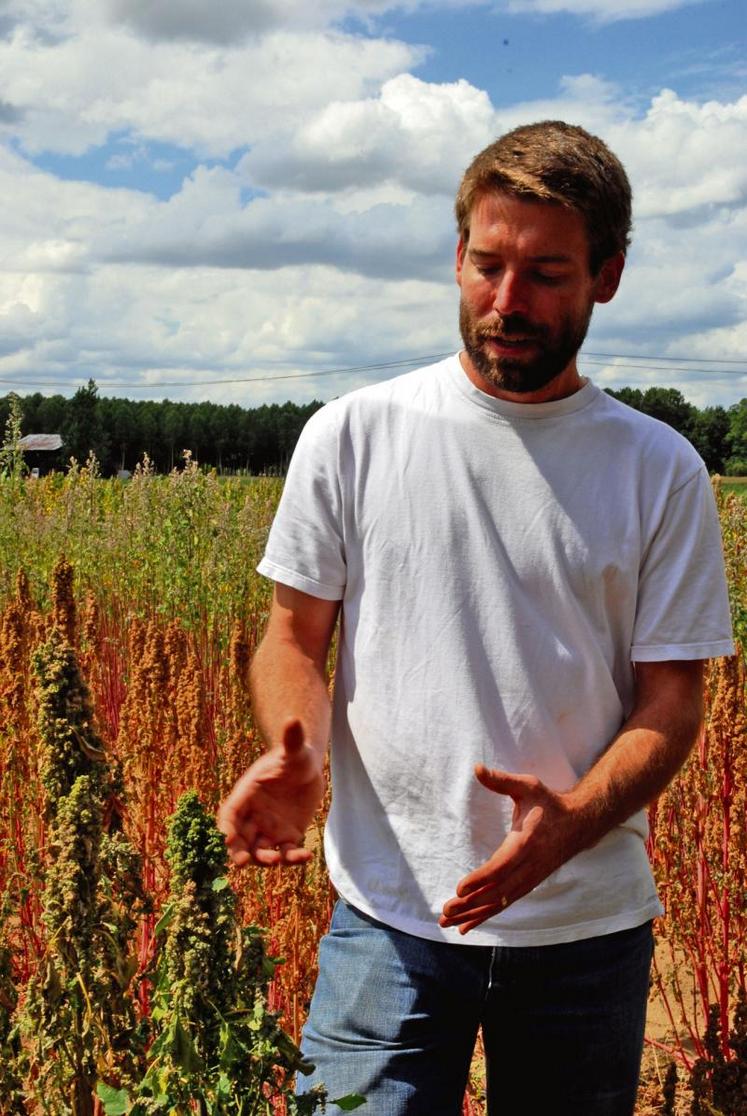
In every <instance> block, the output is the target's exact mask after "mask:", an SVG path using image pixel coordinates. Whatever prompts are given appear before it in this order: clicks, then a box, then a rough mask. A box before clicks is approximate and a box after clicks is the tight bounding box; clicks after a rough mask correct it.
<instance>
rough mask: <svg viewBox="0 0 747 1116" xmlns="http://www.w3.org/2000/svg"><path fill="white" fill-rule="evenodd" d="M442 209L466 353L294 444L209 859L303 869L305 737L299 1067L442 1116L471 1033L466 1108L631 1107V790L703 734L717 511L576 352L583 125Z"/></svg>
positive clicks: (586, 245)
mask: <svg viewBox="0 0 747 1116" xmlns="http://www.w3.org/2000/svg"><path fill="white" fill-rule="evenodd" d="M456 215H457V225H458V232H459V240H458V245H457V254H456V279H457V283H458V284H459V287H460V288H461V309H460V324H461V332H462V337H463V341H464V349H463V350H462V351H461V352H460V353H459V354H457V355H455V356H453V357H451V358H449V359H447V360H445V361H442V362H441V363H439V364H436V365H433V366H431V367H428V368H424V369H420V370H419V371H416V372H413V373H409V374H407V375H404V376H400V377H398V378H397V379H394V380H391V381H389V382H388V383H382V384H377V385H374V386H372V387H367V388H364V389H362V390H360V391H355V392H351V393H350V394H349V395H347V396H345V397H343V398H341V399H338V400H336V401H334V402H333V403H330V404H328V405H327V406H326V407H324V408H323V409H322V410H321V411H319V412H318V413H317V414H316V415H314V417H313V418H312V419H311V421H310V422H309V423H308V425H307V426H306V428H305V430H304V432H303V434H302V437H301V439H300V441H299V444H298V447H297V450H296V453H295V455H294V458H293V461H292V464H291V467H290V470H289V473H288V478H287V482H286V486H285V490H284V493H283V497H282V500H281V504H280V507H279V510H278V514H277V517H276V519H275V522H274V525H273V528H272V531H271V533H270V537H269V541H268V544H267V550H266V554H265V557H264V558H263V560H262V562H261V563H260V566H259V569H260V571H261V572H262V573H263V574H266V575H267V576H268V577H270V578H272V579H274V581H275V583H276V587H275V596H274V603H273V607H272V612H271V616H270V619H269V623H268V627H267V633H266V635H265V638H264V641H263V643H262V645H261V647H260V649H259V651H258V652H257V656H256V659H255V661H254V664H253V670H252V687H253V695H254V705H255V712H256V717H257V720H258V723H259V725H260V728H261V730H262V732H263V734H264V736H265V738H266V740H267V742H268V745H269V750H268V752H267V753H266V754H265V755H264V756H263V757H261V758H260V759H259V760H258V761H257V762H256V763H254V764H253V766H252V767H250V769H249V770H248V771H247V773H246V774H245V775H244V776H243V777H242V778H241V779H240V781H239V782H238V783H237V785H236V787H235V788H234V790H233V791H232V793H231V795H230V796H229V797H228V799H227V800H226V802H225V803H224V804H223V807H222V809H221V813H220V824H221V826H222V827H223V829H224V831H225V833H226V837H227V841H228V846H229V850H230V853H231V856H232V857H233V859H234V861H235V862H236V863H237V864H243V863H247V862H248V861H250V860H251V861H253V862H255V863H257V864H267V865H272V864H297V863H302V862H303V861H305V860H307V859H308V857H309V856H310V853H309V852H308V851H307V850H306V849H304V848H303V836H304V832H305V830H306V828H307V826H308V825H309V823H310V821H311V819H312V817H313V815H314V813H315V811H316V810H317V809H318V806H319V803H320V799H321V795H322V787H323V775H322V773H323V766H324V758H325V754H326V750H327V746H328V741H329V739H330V736H331V740H332V753H331V756H332V759H331V762H332V787H333V791H332V806H331V810H330V814H329V818H328V822H327V827H326V834H325V853H326V858H327V864H328V866H329V872H330V876H331V879H332V882H333V884H334V886H335V888H336V890H337V892H338V894H339V901H338V903H337V906H336V908H335V913H334V916H333V920H332V925H331V928H330V931H329V934H328V935H326V936H325V938H324V939H323V940H322V943H321V948H320V957H319V963H320V972H319V981H318V984H317V988H316V992H315V994H314V998H313V1001H312V1004H311V1009H310V1014H309V1019H308V1022H307V1025H306V1028H305V1031H304V1038H303V1049H304V1051H305V1053H306V1054H307V1055H308V1057H309V1058H310V1060H311V1061H312V1062H314V1063H315V1065H316V1070H315V1073H314V1075H313V1076H312V1078H311V1079H310V1083H312V1082H316V1081H323V1082H324V1083H325V1085H326V1086H327V1087H328V1089H329V1092H330V1095H331V1096H339V1095H342V1094H345V1093H349V1092H356V1093H360V1094H362V1095H363V1096H364V1097H365V1098H366V1100H367V1109H366V1110H367V1111H369V1112H371V1113H373V1114H375V1116H404V1114H407V1116H458V1114H459V1113H460V1112H461V1104H462V1097H463V1094H464V1088H465V1083H466V1080H467V1074H468V1069H469V1064H470V1058H471V1055H472V1051H473V1048H474V1044H475V1039H476V1035H477V1033H478V1030H479V1029H482V1034H483V1039H484V1045H485V1054H486V1063H487V1092H488V1109H489V1112H490V1113H491V1114H498V1113H507V1114H510V1116H515V1114H517V1113H522V1114H524V1116H562V1114H566V1113H567V1114H568V1116H571V1114H572V1116H630V1114H631V1113H632V1112H633V1111H634V1104H635V1096H636V1088H637V1080H638V1073H639V1065H640V1058H641V1050H642V1043H643V1031H644V1020H645V1011H646V999H647V990H648V983H649V966H650V960H651V952H652V930H651V923H652V919H653V918H655V917H656V916H657V915H658V914H660V913H661V906H660V904H659V900H658V898H657V895H656V891H655V887H654V882H653V878H652V875H651V870H650V867H649V864H648V860H647V856H646V849H645V841H646V836H647V827H646V815H645V808H646V805H647V804H648V803H649V802H650V801H651V800H652V799H654V798H655V797H656V796H657V795H658V794H660V793H661V791H662V790H663V789H664V788H665V787H666V785H667V784H668V782H669V781H670V780H671V779H672V778H673V776H674V775H675V774H676V772H677V771H678V769H679V768H680V766H681V765H682V763H683V762H684V760H685V758H686V757H687V755H688V753H689V751H690V749H691V747H692V744H693V742H694V740H695V738H696V736H697V734H698V731H699V728H700V724H701V716H702V670H703V660H704V659H707V658H709V657H712V656H716V655H723V654H730V653H732V651H733V647H732V643H731V638H730V624H729V610H728V603H727V595H726V589H725V581H724V573H723V560H722V556H721V545H720V536H719V529H718V522H717V517H716V511H715V506H714V501H713V497H712V493H711V488H710V484H709V480H708V476H707V474H706V471H705V468H704V466H703V463H702V461H701V460H700V458H699V457H698V456H697V455H696V454H695V452H694V451H693V449H692V448H691V447H690V446H689V444H688V443H687V442H686V441H685V440H684V439H682V438H681V437H680V436H679V435H678V434H677V433H675V431H673V430H672V429H670V428H669V427H667V426H664V425H663V424H661V423H659V422H656V421H655V420H653V419H650V418H648V417H646V416H643V415H640V414H638V413H636V412H634V411H632V410H630V409H629V408H627V407H625V406H624V405H623V404H621V403H619V402H617V401H615V400H614V399H611V398H610V397H609V396H607V395H606V394H605V393H604V392H602V391H600V389H599V388H597V387H596V386H595V385H594V384H592V383H590V382H589V381H588V380H586V379H584V378H583V377H582V376H581V375H580V373H579V370H578V367H577V353H578V350H579V348H580V346H581V344H582V342H583V340H584V337H585V334H586V330H587V327H588V324H589V320H590V317H591V313H592V309H593V307H594V306H595V304H596V303H605V302H608V301H609V300H610V299H612V298H613V296H614V295H615V293H616V291H617V287H618V284H619V282H620V277H621V275H622V272H623V266H624V263H625V252H626V249H627V245H628V240H629V231H630V220H631V193H630V186H629V183H628V179H627V176H626V174H625V171H624V169H623V167H622V166H621V164H620V162H619V160H618V159H617V158H616V157H615V156H614V155H613V154H612V152H610V151H609V149H608V148H607V147H606V145H605V144H604V143H603V142H602V141H601V140H599V139H598V138H596V137H594V136H591V135H589V134H588V133H587V132H585V131H584V130H583V129H581V128H579V127H575V126H572V125H568V124H565V123H562V122H559V121H549V122H544V123H541V124H534V125H530V126H527V127H521V128H518V129H515V130H514V131H512V132H509V133H508V134H507V135H504V136H503V137H502V138H500V139H499V140H498V141H497V142H496V143H494V144H491V145H490V146H489V147H488V148H487V149H486V150H485V151H483V152H481V153H480V154H479V155H478V156H477V157H476V158H475V160H474V161H473V163H472V164H471V166H470V167H469V168H468V170H467V172H466V173H465V176H464V179H463V181H462V184H461V186H460V189H459V193H458V196H457V202H456ZM338 615H341V618H342V620H341V625H340V636H339V650H338V656H337V668H336V681H335V691H334V708H333V711H331V710H330V705H329V701H328V688H327V679H326V674H325V664H326V660H327V653H328V649H329V646H330V640H331V637H332V634H333V631H334V628H335V624H336V622H337V619H338ZM527 1065H531V1067H532V1072H531V1073H529V1074H528V1073H527V1072H526V1071H524V1072H521V1067H526V1066H527ZM299 1088H308V1084H301V1085H299Z"/></svg>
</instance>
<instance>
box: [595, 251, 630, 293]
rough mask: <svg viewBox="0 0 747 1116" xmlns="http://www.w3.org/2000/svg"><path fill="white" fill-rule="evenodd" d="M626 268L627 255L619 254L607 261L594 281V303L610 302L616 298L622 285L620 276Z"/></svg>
mask: <svg viewBox="0 0 747 1116" xmlns="http://www.w3.org/2000/svg"><path fill="white" fill-rule="evenodd" d="M624 267H625V253H624V252H617V253H616V254H615V255H614V256H610V258H609V259H608V260H605V261H604V263H603V264H602V266H601V267H600V269H599V274H598V275H597V277H596V279H595V280H594V301H595V302H609V301H610V299H612V298H614V297H615V294H616V292H617V288H618V287H619V285H620V276H621V275H622V273H623V268H624Z"/></svg>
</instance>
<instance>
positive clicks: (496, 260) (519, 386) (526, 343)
mask: <svg viewBox="0 0 747 1116" xmlns="http://www.w3.org/2000/svg"><path fill="white" fill-rule="evenodd" d="M622 264H623V257H622V255H620V256H619V257H614V258H613V259H612V260H607V261H606V262H605V263H604V264H603V265H602V269H601V271H600V273H599V275H597V276H592V274H591V272H590V270H589V243H588V238H587V235H586V229H585V226H584V222H583V218H582V217H581V215H580V214H578V213H576V212H574V211H573V210H568V209H564V208H562V207H561V206H558V205H550V204H547V203H544V202H536V201H524V200H520V199H518V198H515V197H513V196H511V195H509V194H501V193H491V194H485V195H483V196H482V197H480V198H478V200H477V202H476V204H475V207H474V209H473V211H472V214H471V220H470V231H469V240H468V242H467V243H466V244H464V243H463V242H462V241H460V243H459V247H458V249H457V282H458V284H459V286H460V287H461V292H462V295H461V302H460V308H459V325H460V328H461V332H462V338H463V341H464V348H465V354H466V363H465V368H466V370H467V372H468V374H469V375H470V378H472V379H473V380H475V377H477V380H476V381H475V382H478V381H479V382H478V386H480V387H482V388H483V390H487V391H488V392H490V393H491V394H494V395H506V394H508V395H512V394H516V395H520V396H528V395H531V394H535V395H536V394H537V393H539V394H540V398H559V397H560V396H561V395H564V394H566V395H567V394H570V393H571V392H573V391H576V390H577V389H578V387H579V386H580V379H579V376H578V372H577V370H576V360H575V358H576V353H577V352H578V350H579V348H580V347H581V344H582V342H583V340H584V337H585V336H586V331H587V329H588V326H589V320H590V318H591V312H592V309H593V306H594V303H595V302H606V301H608V300H609V299H610V298H612V296H613V294H614V293H615V290H616V289H617V283H618V281H619V278H620V273H621V271H622ZM527 401H529V400H527ZM538 401H539V400H538Z"/></svg>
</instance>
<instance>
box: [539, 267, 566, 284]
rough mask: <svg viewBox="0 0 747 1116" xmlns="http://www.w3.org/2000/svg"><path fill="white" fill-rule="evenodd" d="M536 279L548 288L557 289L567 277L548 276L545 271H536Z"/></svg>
mask: <svg viewBox="0 0 747 1116" xmlns="http://www.w3.org/2000/svg"><path fill="white" fill-rule="evenodd" d="M534 278H535V279H536V280H537V282H538V283H544V285H545V286H546V287H557V286H558V284H559V283H562V282H563V279H564V278H565V276H563V275H548V274H547V273H546V272H544V271H535V273H534Z"/></svg>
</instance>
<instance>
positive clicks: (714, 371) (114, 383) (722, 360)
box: [0, 349, 747, 390]
mask: <svg viewBox="0 0 747 1116" xmlns="http://www.w3.org/2000/svg"><path fill="white" fill-rule="evenodd" d="M452 352H453V350H451V349H450V350H449V351H448V352H442V353H430V354H425V355H422V356H415V357H410V358H408V359H405V360H393V361H385V362H382V363H380V364H355V365H349V366H347V367H344V368H323V369H319V370H318V371H313V372H283V373H281V374H280V375H270V376H237V377H232V378H230V379H210V380H159V381H157V382H154V383H142V382H140V383H138V382H133V381H132V380H103V381H101V387H103V388H110V387H126V388H138V389H140V390H143V389H148V388H152V389H153V390H160V389H161V388H170V387H215V386H218V385H222V384H256V383H273V382H275V381H280V380H304V379H316V378H319V377H321V376H341V375H352V374H353V373H359V372H375V371H382V370H383V371H386V370H387V369H392V368H409V367H418V366H420V365H425V364H427V363H428V362H433V361H436V360H442V359H443V358H444V357H447V356H450V355H451V353H452ZM579 360H581V361H583V362H585V363H587V364H591V365H596V366H602V367H603V366H605V365H606V364H607V362H608V361H610V360H613V361H617V362H618V363H616V364H614V365H613V368H615V369H616V368H625V369H630V370H638V371H651V372H657V371H658V372H665V371H666V372H682V373H688V372H696V373H700V374H701V375H704V376H728V375H747V361H740V360H735V359H732V358H730V357H704V358H700V359H698V358H695V357H668V356H638V355H633V354H625V353H591V352H588V353H586V352H584V351H583V350H582V351H581V352H580V353H579ZM628 361H637V362H641V363H627V362H628ZM656 361H669V362H674V361H679V362H681V363H682V364H686V363H687V364H691V365H696V361H697V365H696V366H695V367H689V368H688V367H680V366H678V365H676V364H673V363H669V364H668V365H665V366H664V367H657V365H656V364H655V363H654V362H656ZM703 363H710V364H730V365H731V364H735V365H737V364H742V365H743V366H744V367H743V368H704V367H703V366H702V365H703ZM78 379H83V377H78ZM0 384H10V385H20V386H23V387H57V388H64V387H72V386H73V385H72V383H70V382H66V381H64V380H29V379H26V378H24V379H20V378H7V377H0Z"/></svg>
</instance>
